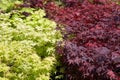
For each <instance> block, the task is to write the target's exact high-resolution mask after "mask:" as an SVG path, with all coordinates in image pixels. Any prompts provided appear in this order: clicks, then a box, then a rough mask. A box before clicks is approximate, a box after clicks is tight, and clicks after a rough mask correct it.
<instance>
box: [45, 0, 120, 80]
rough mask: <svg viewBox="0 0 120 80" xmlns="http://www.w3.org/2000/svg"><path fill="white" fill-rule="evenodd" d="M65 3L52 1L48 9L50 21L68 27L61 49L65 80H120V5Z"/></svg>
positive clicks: (96, 0)
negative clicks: (60, 3) (63, 4)
mask: <svg viewBox="0 0 120 80" xmlns="http://www.w3.org/2000/svg"><path fill="white" fill-rule="evenodd" d="M63 1H65V4H66V6H65V7H58V6H57V5H55V4H54V3H52V2H51V3H49V4H47V5H46V6H45V8H46V12H47V15H48V17H49V18H51V19H53V20H55V21H56V22H57V23H59V24H62V25H64V26H65V30H64V31H66V32H64V31H63V35H64V42H62V44H59V46H58V47H57V52H58V53H59V54H60V56H61V62H62V63H63V65H64V66H65V68H66V70H65V79H66V80H119V79H120V6H119V5H117V4H115V3H113V2H111V1H108V0H93V2H89V1H88V0H84V2H82V3H81V2H76V0H63ZM67 1H68V2H67ZM72 1H73V2H74V1H75V2H74V3H72ZM68 4H69V5H68Z"/></svg>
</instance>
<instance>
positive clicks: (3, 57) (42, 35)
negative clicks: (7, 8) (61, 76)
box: [0, 8, 61, 80]
mask: <svg viewBox="0 0 120 80" xmlns="http://www.w3.org/2000/svg"><path fill="white" fill-rule="evenodd" d="M44 16H45V12H44V11H43V10H35V9H32V8H22V9H21V10H12V11H11V12H9V13H4V14H3V13H0V80H50V75H51V73H55V72H56V70H55V65H56V64H57V61H56V58H55V54H54V53H55V48H54V47H55V43H56V42H57V41H59V40H61V38H60V37H61V35H60V32H59V31H57V30H55V28H56V24H55V22H53V21H50V20H48V19H46V18H44Z"/></svg>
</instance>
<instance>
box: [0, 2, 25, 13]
mask: <svg viewBox="0 0 120 80" xmlns="http://www.w3.org/2000/svg"><path fill="white" fill-rule="evenodd" d="M22 1H23V0H0V9H1V10H5V11H6V12H9V11H11V10H12V9H13V8H14V5H15V4H21V3H22Z"/></svg>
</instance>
